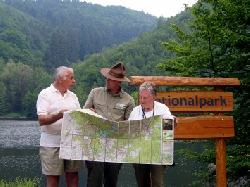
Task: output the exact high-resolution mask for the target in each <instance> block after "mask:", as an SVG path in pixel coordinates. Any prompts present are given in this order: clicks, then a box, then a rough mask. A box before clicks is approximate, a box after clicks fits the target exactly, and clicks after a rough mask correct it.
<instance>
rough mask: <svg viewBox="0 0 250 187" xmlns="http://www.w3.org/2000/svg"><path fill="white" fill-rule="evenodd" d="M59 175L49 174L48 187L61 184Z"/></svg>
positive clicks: (55, 186)
mask: <svg viewBox="0 0 250 187" xmlns="http://www.w3.org/2000/svg"><path fill="white" fill-rule="evenodd" d="M59 179H60V176H59V175H47V187H57V186H58V185H59Z"/></svg>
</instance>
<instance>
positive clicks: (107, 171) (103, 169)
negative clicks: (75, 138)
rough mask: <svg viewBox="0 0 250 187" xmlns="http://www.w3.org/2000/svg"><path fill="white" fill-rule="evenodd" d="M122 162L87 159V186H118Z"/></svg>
mask: <svg viewBox="0 0 250 187" xmlns="http://www.w3.org/2000/svg"><path fill="white" fill-rule="evenodd" d="M121 166H122V164H120V163H109V162H93V161H86V167H87V168H88V178H87V186H86V187H102V185H103V184H104V187H116V184H117V181H118V174H119V170H120V169H121Z"/></svg>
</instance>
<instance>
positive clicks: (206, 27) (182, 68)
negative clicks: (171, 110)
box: [158, 0, 250, 182]
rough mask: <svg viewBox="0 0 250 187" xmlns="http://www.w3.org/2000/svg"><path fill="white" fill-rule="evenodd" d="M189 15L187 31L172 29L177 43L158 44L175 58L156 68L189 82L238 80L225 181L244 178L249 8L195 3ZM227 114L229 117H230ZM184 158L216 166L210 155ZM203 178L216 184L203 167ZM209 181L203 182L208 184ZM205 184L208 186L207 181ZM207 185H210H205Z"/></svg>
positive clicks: (249, 110) (225, 1) (249, 140)
mask: <svg viewBox="0 0 250 187" xmlns="http://www.w3.org/2000/svg"><path fill="white" fill-rule="evenodd" d="M186 8H187V9H188V10H189V11H190V12H191V14H192V19H190V20H189V22H188V23H187V28H186V30H184V29H182V28H181V27H179V26H177V25H172V28H173V29H174V30H175V32H176V34H177V36H178V39H171V40H170V42H162V44H163V45H164V46H165V48H166V51H167V52H171V53H173V54H174V56H173V57H172V58H167V59H166V60H165V63H160V64H158V66H159V67H160V68H162V69H165V70H166V71H168V72H169V73H171V74H172V75H178V76H192V77H237V78H239V79H240V81H241V86H240V87H238V88H229V89H228V90H230V91H233V92H234V97H235V107H234V108H235V110H234V113H233V116H234V119H235V138H234V139H232V140H228V141H227V145H229V146H228V149H227V177H228V178H229V182H233V181H236V180H237V179H239V178H240V177H248V178H249V169H250V157H249V155H250V147H249V145H250V131H249V119H250V105H249V99H250V92H249V85H250V71H249V70H250V68H249V63H250V60H249V59H250V58H249V56H250V47H249V45H250V32H249V31H250V29H249V28H250V14H249V11H250V4H249V1H246V0H237V1H234V0H222V1H216V0H198V2H197V3H196V5H195V6H193V7H186ZM230 115H231V114H230ZM211 143H212V142H211ZM188 155H189V156H190V155H191V156H192V157H195V158H197V159H198V160H199V161H202V162H204V163H207V164H211V163H213V164H215V153H214V151H213V150H210V149H209V150H207V149H206V151H205V152H203V153H202V154H195V153H190V152H188ZM203 171H206V172H204V173H203V174H206V175H209V176H211V177H212V178H213V180H214V179H215V178H214V177H215V176H214V173H212V171H211V170H208V169H207V168H205V169H204V170H203ZM211 177H207V176H206V178H205V176H204V180H211ZM207 182H209V181H207ZM210 182H211V181H210Z"/></svg>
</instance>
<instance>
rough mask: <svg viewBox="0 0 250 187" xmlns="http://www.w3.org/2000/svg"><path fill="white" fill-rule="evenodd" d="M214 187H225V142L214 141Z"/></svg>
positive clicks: (220, 140) (223, 140)
mask: <svg viewBox="0 0 250 187" xmlns="http://www.w3.org/2000/svg"><path fill="white" fill-rule="evenodd" d="M216 186H217V187H226V186H227V176H226V140H225V139H224V138H220V139H216Z"/></svg>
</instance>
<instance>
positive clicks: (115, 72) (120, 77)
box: [100, 62, 130, 82]
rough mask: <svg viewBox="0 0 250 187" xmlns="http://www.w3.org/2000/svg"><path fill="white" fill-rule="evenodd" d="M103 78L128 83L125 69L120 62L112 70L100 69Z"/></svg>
mask: <svg viewBox="0 0 250 187" xmlns="http://www.w3.org/2000/svg"><path fill="white" fill-rule="evenodd" d="M100 72H101V73H102V75H103V76H105V77H107V78H109V79H112V80H116V81H121V82H130V80H129V79H128V78H127V77H125V75H126V69H125V67H124V65H123V63H122V62H118V63H117V64H116V65H114V66H113V67H112V68H110V69H109V68H102V69H101V71H100Z"/></svg>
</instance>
